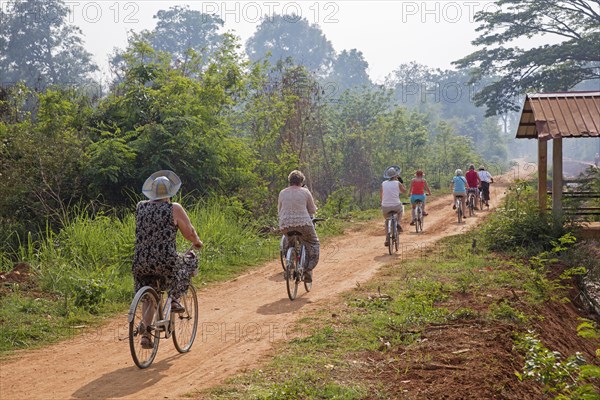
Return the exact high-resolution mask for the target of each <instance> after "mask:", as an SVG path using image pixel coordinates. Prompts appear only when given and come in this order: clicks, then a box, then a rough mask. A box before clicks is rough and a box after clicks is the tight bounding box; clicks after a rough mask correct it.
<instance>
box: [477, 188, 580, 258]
mask: <svg viewBox="0 0 600 400" xmlns="http://www.w3.org/2000/svg"><path fill="white" fill-rule="evenodd" d="M568 225H569V221H566V220H563V219H560V218H557V217H555V216H553V215H552V214H551V213H540V210H539V208H538V205H537V197H536V193H535V192H534V191H533V189H532V188H531V187H530V186H529V184H528V183H527V182H524V181H520V182H517V183H516V185H515V186H514V187H512V188H510V189H509V193H508V194H507V198H506V201H505V203H504V205H503V206H502V207H499V208H498V210H497V212H496V213H494V214H493V215H492V216H491V217H490V219H489V221H488V223H487V224H486V225H485V226H484V227H483V228H482V229H481V234H482V237H483V241H484V243H485V245H486V246H487V248H488V249H489V250H492V251H501V252H509V253H510V252H524V253H525V254H526V255H529V254H537V253H539V252H541V251H544V250H548V249H549V247H550V243H551V242H552V241H553V240H555V239H558V238H559V237H561V236H563V235H564V234H565V233H566V232H567V226H568Z"/></svg>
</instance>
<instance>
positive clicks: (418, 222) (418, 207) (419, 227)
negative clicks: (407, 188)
mask: <svg viewBox="0 0 600 400" xmlns="http://www.w3.org/2000/svg"><path fill="white" fill-rule="evenodd" d="M424 219H425V216H424V215H423V202H422V201H421V200H416V201H415V230H416V231H417V233H419V232H423V220H424Z"/></svg>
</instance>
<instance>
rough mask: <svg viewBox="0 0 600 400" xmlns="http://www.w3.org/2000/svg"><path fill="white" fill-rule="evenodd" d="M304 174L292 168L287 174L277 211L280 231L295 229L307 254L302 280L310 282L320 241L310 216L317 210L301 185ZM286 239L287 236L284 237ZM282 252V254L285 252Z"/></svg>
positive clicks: (285, 250) (284, 245)
mask: <svg viewBox="0 0 600 400" xmlns="http://www.w3.org/2000/svg"><path fill="white" fill-rule="evenodd" d="M304 179H305V178H304V174H303V173H302V172H301V171H298V170H294V171H292V172H290V174H289V175H288V182H289V186H288V187H287V188H285V189H283V190H282V191H281V192H279V199H278V202H277V203H278V204H277V212H278V216H279V229H280V230H281V232H282V233H284V234H285V233H287V232H289V231H297V232H300V233H301V238H302V241H303V242H304V245H305V247H306V252H307V255H308V265H307V266H306V270H305V271H304V277H303V278H304V281H305V282H312V270H313V269H314V268H315V267H316V266H317V264H318V263H319V253H320V243H319V238H318V236H317V231H316V230H315V226H314V224H313V222H312V218H313V216H314V215H315V212H317V207H316V206H315V201H314V199H313V196H312V194H311V193H310V190H308V188H306V187H303V186H302V184H303V183H304ZM285 238H286V239H287V236H286V237H285ZM282 247H283V251H284V252H285V253H287V250H288V241H287V240H284V241H283V244H282ZM285 253H284V254H285Z"/></svg>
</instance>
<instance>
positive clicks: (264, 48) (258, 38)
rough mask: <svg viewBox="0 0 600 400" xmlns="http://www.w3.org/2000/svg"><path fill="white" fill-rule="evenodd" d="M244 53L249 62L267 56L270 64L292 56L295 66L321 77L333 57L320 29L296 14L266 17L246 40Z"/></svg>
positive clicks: (333, 51)
mask: <svg viewBox="0 0 600 400" xmlns="http://www.w3.org/2000/svg"><path fill="white" fill-rule="evenodd" d="M246 53H247V54H248V57H249V58H250V61H258V60H261V59H263V58H267V59H269V60H270V62H271V64H273V65H274V64H277V63H278V62H279V61H285V60H286V59H287V58H289V57H291V58H292V59H293V60H294V63H295V64H296V65H303V66H304V67H306V68H307V69H308V70H309V71H310V72H313V73H316V74H317V75H320V76H324V75H326V74H327V73H328V72H329V70H330V68H331V65H332V63H333V60H334V59H335V50H334V49H333V46H332V45H331V42H330V41H329V40H327V38H326V37H325V34H323V32H322V31H321V28H320V27H319V26H318V25H317V24H312V25H311V24H309V22H308V20H307V19H306V18H301V17H299V16H297V15H274V16H272V17H265V18H264V19H263V20H262V22H261V23H260V25H258V28H257V29H256V32H254V35H252V36H251V37H250V38H249V39H248V41H247V42H246Z"/></svg>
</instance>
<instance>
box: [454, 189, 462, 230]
mask: <svg viewBox="0 0 600 400" xmlns="http://www.w3.org/2000/svg"><path fill="white" fill-rule="evenodd" d="M462 198H463V196H462V195H457V196H456V199H455V200H454V207H456V215H457V217H458V223H459V224H460V223H461V222H462V219H463V209H462Z"/></svg>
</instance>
